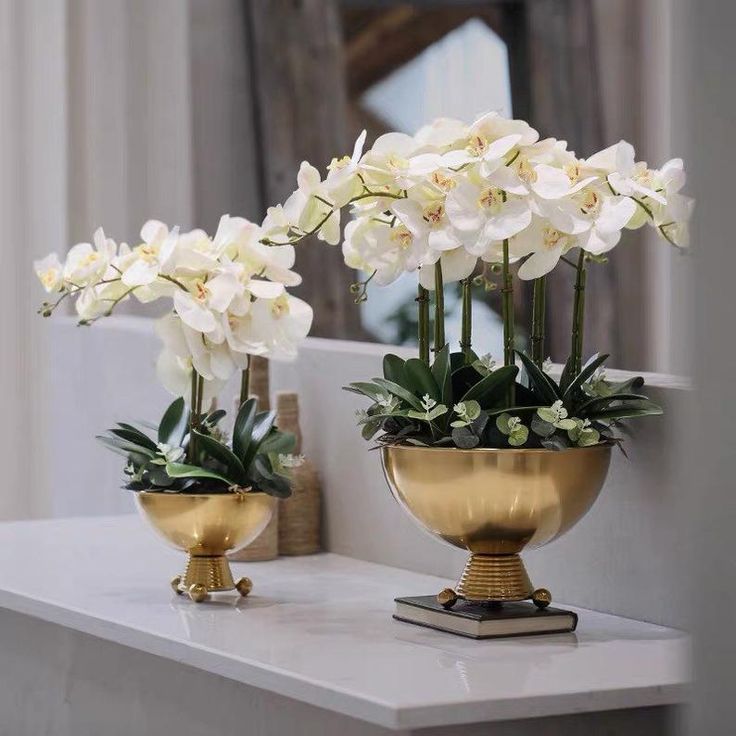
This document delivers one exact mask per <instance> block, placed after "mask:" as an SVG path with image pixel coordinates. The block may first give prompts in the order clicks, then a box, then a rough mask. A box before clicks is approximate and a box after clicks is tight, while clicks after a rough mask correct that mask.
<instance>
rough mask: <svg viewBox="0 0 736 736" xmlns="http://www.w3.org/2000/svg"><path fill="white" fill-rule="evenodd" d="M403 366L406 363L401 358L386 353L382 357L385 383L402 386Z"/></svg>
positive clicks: (404, 373) (404, 379)
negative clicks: (389, 382) (390, 382)
mask: <svg viewBox="0 0 736 736" xmlns="http://www.w3.org/2000/svg"><path fill="white" fill-rule="evenodd" d="M405 364H406V361H405V360H404V359H403V358H400V357H399V356H398V355H394V354H393V353H387V354H386V355H384V356H383V377H384V378H385V379H386V380H387V381H393V382H394V383H398V384H399V385H403V383H404V382H405V381H406V372H405V370H404V366H405Z"/></svg>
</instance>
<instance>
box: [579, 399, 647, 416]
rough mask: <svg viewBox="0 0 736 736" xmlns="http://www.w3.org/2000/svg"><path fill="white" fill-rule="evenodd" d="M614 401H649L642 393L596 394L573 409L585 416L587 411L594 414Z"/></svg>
mask: <svg viewBox="0 0 736 736" xmlns="http://www.w3.org/2000/svg"><path fill="white" fill-rule="evenodd" d="M614 401H649V399H648V397H646V396H643V395H642V394H610V395H608V396H597V397H595V398H593V399H589V400H588V401H586V402H585V403H583V404H581V405H580V406H578V407H577V408H576V409H575V413H576V414H578V415H580V416H585V415H586V414H587V413H588V412H590V413H592V414H595V413H596V411H597V410H599V409H606V408H607V407H608V405H609V404H611V403H613V402H614Z"/></svg>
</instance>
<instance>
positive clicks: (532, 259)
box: [519, 248, 562, 281]
mask: <svg viewBox="0 0 736 736" xmlns="http://www.w3.org/2000/svg"><path fill="white" fill-rule="evenodd" d="M561 255H562V248H544V249H543V250H540V251H537V252H536V253H532V255H531V256H529V258H528V259H527V260H526V261H524V263H523V264H522V266H521V268H520V269H519V278H520V279H522V280H523V281H530V280H531V279H538V278H539V277H540V276H544V275H545V274H548V273H549V272H550V271H551V270H552V269H553V268H554V267H555V266H556V265H557V263H558V262H559V260H560V256H561Z"/></svg>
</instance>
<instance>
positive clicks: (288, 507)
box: [276, 392, 322, 555]
mask: <svg viewBox="0 0 736 736" xmlns="http://www.w3.org/2000/svg"><path fill="white" fill-rule="evenodd" d="M276 424H277V425H278V428H279V429H280V430H282V431H283V432H291V433H292V434H293V435H294V436H295V437H296V448H295V450H294V452H295V453H297V454H298V453H301V450H302V434H301V428H300V426H299V397H298V396H297V394H295V393H289V392H280V393H278V394H277V395H276ZM321 522H322V494H321V491H320V486H319V478H318V477H317V471H316V470H315V468H314V466H313V465H312V463H310V462H309V460H305V461H304V463H302V465H300V466H299V467H297V468H294V470H293V471H292V480H291V496H290V497H289V498H287V499H285V500H283V501H282V502H281V503H280V509H279V524H278V538H279V554H282V555H311V554H314V553H315V552H319V551H320V550H321V549H322V541H321V526H322V523H321Z"/></svg>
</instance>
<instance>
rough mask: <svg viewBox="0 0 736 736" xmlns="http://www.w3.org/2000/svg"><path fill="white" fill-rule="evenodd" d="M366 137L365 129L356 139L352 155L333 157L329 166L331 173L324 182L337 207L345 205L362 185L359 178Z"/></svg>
mask: <svg viewBox="0 0 736 736" xmlns="http://www.w3.org/2000/svg"><path fill="white" fill-rule="evenodd" d="M365 138H366V131H365V130H364V131H363V132H362V133H361V134H360V135H359V136H358V138H357V140H356V141H355V145H354V146H353V153H352V155H351V156H343V157H342V158H341V159H337V158H333V159H332V161H331V162H330V164H329V166H328V167H327V170H328V172H329V173H328V174H327V176H326V178H325V182H324V185H325V190H326V191H327V193H328V194H329V195H330V198H331V200H332V201H333V202H334V203H335V206H336V207H344V206H345V205H346V204H347V203H348V202H349V201H350V200H351V198H352V197H354V196H355V195H356V194H357V193H358V192H359V191H360V189H361V187H362V184H361V182H360V179H359V178H358V171H359V169H358V167H359V164H360V159H361V158H362V156H363V146H364V145H365Z"/></svg>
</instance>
